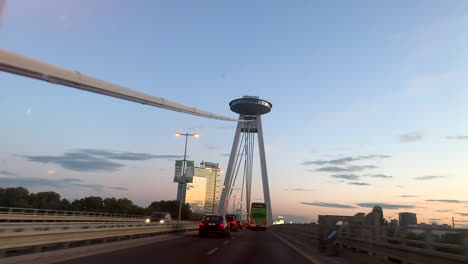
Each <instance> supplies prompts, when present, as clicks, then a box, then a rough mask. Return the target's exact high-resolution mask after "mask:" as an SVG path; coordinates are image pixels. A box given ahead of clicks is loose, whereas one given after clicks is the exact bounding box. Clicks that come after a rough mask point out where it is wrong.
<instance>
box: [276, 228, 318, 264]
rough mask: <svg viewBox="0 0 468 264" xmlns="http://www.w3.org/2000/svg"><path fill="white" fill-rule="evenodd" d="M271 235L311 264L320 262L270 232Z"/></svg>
mask: <svg viewBox="0 0 468 264" xmlns="http://www.w3.org/2000/svg"><path fill="white" fill-rule="evenodd" d="M272 234H273V235H274V236H276V237H277V238H278V239H279V240H281V241H283V243H285V244H286V245H288V246H289V247H290V248H292V249H293V250H295V251H296V252H297V253H299V255H301V256H303V257H304V258H306V259H307V260H309V261H310V262H312V263H315V264H320V261H318V260H317V259H316V258H314V257H313V256H310V255H309V254H307V253H305V252H304V251H302V250H300V249H298V248H297V247H295V246H294V245H293V244H291V243H290V242H289V241H287V240H286V239H284V238H282V237H280V236H279V235H277V234H275V233H273V232H272Z"/></svg>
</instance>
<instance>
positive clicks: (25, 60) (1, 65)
mask: <svg viewBox="0 0 468 264" xmlns="http://www.w3.org/2000/svg"><path fill="white" fill-rule="evenodd" d="M0 71H4V72H9V73H13V74H17V75H21V76H25V77H30V78H34V79H38V80H42V81H47V82H50V83H55V84H61V85H65V86H69V87H73V88H77V89H81V90H85V91H89V92H93V93H98V94H103V95H107V96H112V97H116V98H120V99H123V100H127V101H132V102H136V103H141V104H145V105H150V106H154V107H159V108H164V109H167V110H172V111H177V112H181V113H185V114H190V115H195V116H201V117H206V118H212V119H218V120H225V121H239V120H237V119H235V118H230V117H225V116H221V115H217V114H213V113H210V112H205V111H202V110H200V109H196V108H194V107H189V106H185V105H182V104H178V103H175V102H172V101H168V100H165V99H164V98H160V97H156V96H152V95H148V94H145V93H141V92H138V91H135V90H132V89H129V88H126V87H123V86H120V85H117V84H113V83H109V82H106V81H102V80H99V79H96V78H93V77H90V76H86V75H84V74H82V73H80V72H77V71H71V70H67V69H64V68H60V67H57V66H54V65H51V64H48V63H45V62H42V61H38V60H35V59H32V58H29V57H25V56H22V55H19V54H16V53H13V52H10V51H6V50H2V49H0Z"/></svg>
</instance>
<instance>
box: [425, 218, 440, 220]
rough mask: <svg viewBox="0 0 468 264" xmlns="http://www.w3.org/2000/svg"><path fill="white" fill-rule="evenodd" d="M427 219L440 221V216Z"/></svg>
mask: <svg viewBox="0 0 468 264" xmlns="http://www.w3.org/2000/svg"><path fill="white" fill-rule="evenodd" d="M427 220H429V221H440V220H441V218H429V219H427Z"/></svg>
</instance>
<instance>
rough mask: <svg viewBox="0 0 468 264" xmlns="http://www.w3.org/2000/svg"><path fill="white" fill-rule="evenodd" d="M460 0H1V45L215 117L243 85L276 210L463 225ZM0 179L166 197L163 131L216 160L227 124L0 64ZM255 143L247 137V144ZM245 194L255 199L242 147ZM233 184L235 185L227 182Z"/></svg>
mask: <svg viewBox="0 0 468 264" xmlns="http://www.w3.org/2000/svg"><path fill="white" fill-rule="evenodd" d="M467 10H468V2H467V1H455V0H454V1H450V4H447V3H446V2H444V1H428V0H421V1H416V0H415V1H386V2H384V1H338V0H337V1H310V0H299V1H266V0H265V1H260V0H259V1H215V0H212V1H203V0H202V1H149V0H148V1H129V0H100V1H95V0H42V1H35V0H14V1H7V4H6V7H5V10H4V17H3V20H1V21H2V24H1V25H0V48H1V49H5V50H9V51H12V52H16V53H19V54H22V55H25V56H29V57H32V58H35V59H39V60H42V61H46V62H48V63H51V64H54V65H58V66H61V67H64V68H67V69H71V70H76V71H79V72H82V73H84V74H87V75H90V76H93V77H96V78H99V79H103V80H106V81H109V82H113V83H117V84H120V85H123V86H126V87H129V88H131V89H135V90H138V91H141V92H144V93H147V94H151V95H155V96H159V97H163V98H166V99H168V100H172V101H175V102H178V103H181V104H185V105H189V106H193V107H196V108H199V109H203V110H205V111H209V112H214V113H217V114H222V115H226V116H230V117H236V115H235V114H234V113H232V112H231V111H230V110H229V106H228V103H229V101H231V100H232V99H235V98H238V97H241V96H243V95H256V96H260V97H261V98H264V99H266V100H268V101H270V102H271V103H272V104H273V109H272V112H271V113H269V114H268V115H266V116H264V117H263V125H264V133H265V143H266V151H267V164H268V171H269V178H270V189H271V196H272V208H273V214H274V215H291V216H297V217H302V218H305V219H310V221H313V220H316V219H317V215H319V214H342V215H352V214H355V213H358V212H365V213H368V212H370V211H371V210H372V207H373V206H374V205H376V204H377V205H380V206H382V207H383V209H384V216H385V217H386V218H387V219H390V218H392V219H395V218H397V217H398V216H397V214H398V212H404V211H409V212H415V213H417V215H418V220H419V222H426V223H428V222H438V223H451V217H455V220H456V225H457V226H463V225H465V226H466V227H468V192H467V190H468V162H467V158H468V121H467V120H468V119H467V116H468V103H467V98H468V34H467V28H468V11H467ZM0 91H1V92H2V95H1V96H0V113H1V114H0V123H1V133H0V135H1V137H0V186H1V187H12V186H25V187H28V188H29V189H30V190H31V191H33V192H37V191H48V190H54V191H56V192H58V193H60V194H61V195H62V196H63V197H65V198H68V199H75V198H79V197H82V196H87V195H99V196H103V197H127V198H129V199H131V200H133V201H135V202H136V203H138V204H139V205H142V206H147V205H149V203H150V202H151V201H155V200H161V199H166V200H167V199H175V196H176V184H174V183H172V179H173V174H174V160H175V159H177V158H180V156H181V155H183V150H184V149H183V147H184V140H183V138H179V137H175V136H174V133H175V132H176V131H180V132H199V133H200V134H201V136H200V137H199V138H197V139H195V138H190V140H189V146H188V155H189V158H190V159H192V160H195V161H196V162H197V163H198V162H200V161H202V160H204V161H212V162H217V163H220V164H221V167H222V168H226V166H227V162H228V157H227V156H226V153H229V152H230V147H231V144H232V139H233V136H234V128H235V123H233V122H227V121H217V120H209V119H204V118H200V117H195V116H189V115H184V114H181V113H177V112H171V111H167V110H163V109H158V108H152V107H149V106H144V105H140V104H135V103H131V102H126V101H122V100H118V99H114V98H110V97H105V96H102V95H97V94H92V93H89V92H84V91H80V90H76V89H72V88H68V87H63V86H58V85H54V84H50V83H45V82H41V81H36V80H32V79H27V78H24V77H20V76H15V75H11V74H7V73H0ZM256 154H258V151H256ZM254 167H255V169H254V190H253V192H254V193H253V195H252V196H253V198H254V200H260V199H262V198H263V195H262V190H261V188H260V187H261V181H260V174H259V167H260V166H259V163H258V160H256V161H255V164H254ZM238 184H239V183H238Z"/></svg>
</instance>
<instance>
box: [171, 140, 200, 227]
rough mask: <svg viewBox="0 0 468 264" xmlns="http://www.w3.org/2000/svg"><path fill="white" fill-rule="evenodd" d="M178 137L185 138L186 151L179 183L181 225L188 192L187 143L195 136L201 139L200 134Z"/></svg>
mask: <svg viewBox="0 0 468 264" xmlns="http://www.w3.org/2000/svg"><path fill="white" fill-rule="evenodd" d="M175 135H176V136H178V137H179V136H185V150H184V160H183V163H182V179H181V182H180V183H179V190H180V196H179V200H180V203H179V217H178V220H177V223H178V224H180V221H181V219H182V206H183V205H184V203H185V193H186V191H187V175H186V168H187V165H186V164H187V143H188V137H190V136H193V137H199V136H200V134H198V133H193V134H190V133H185V134H181V133H180V132H176V133H175Z"/></svg>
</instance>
